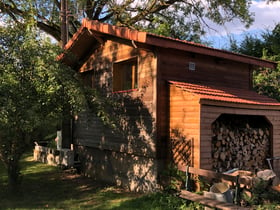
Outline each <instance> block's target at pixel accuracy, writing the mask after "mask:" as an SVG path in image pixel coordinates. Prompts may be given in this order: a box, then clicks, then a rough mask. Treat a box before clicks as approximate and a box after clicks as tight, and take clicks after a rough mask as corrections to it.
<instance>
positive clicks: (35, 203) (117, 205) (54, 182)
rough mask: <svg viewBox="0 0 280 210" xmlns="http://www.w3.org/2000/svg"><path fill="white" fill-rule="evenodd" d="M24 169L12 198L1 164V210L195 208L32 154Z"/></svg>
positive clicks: (174, 199)
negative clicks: (51, 163)
mask: <svg viewBox="0 0 280 210" xmlns="http://www.w3.org/2000/svg"><path fill="white" fill-rule="evenodd" d="M21 167H22V171H21V172H22V174H23V179H22V185H21V186H20V188H19V189H18V191H17V192H16V193H14V194H12V195H11V194H8V193H7V187H6V182H7V176H6V174H5V170H4V168H3V166H2V165H1V164H0V209H98V210H99V209H101V210H102V209H114V210H122V209H124V210H126V209H127V210H130V209H139V210H140V209H146V210H150V209H151V210H152V209H154V210H161V209H162V210H168V209H172V210H173V209H192V208H191V207H190V208H189V207H186V206H185V203H184V202H183V201H182V200H179V199H177V198H174V197H173V196H170V195H168V194H164V193H153V194H148V195H143V194H139V193H131V192H126V191H124V190H122V189H119V188H116V187H112V186H104V185H102V184H100V183H96V182H94V181H93V180H91V179H89V178H85V177H82V176H79V175H77V174H73V173H71V172H70V171H69V170H65V171H63V170H61V169H59V168H57V167H54V166H48V165H45V164H42V163H38V162H34V161H33V157H32V154H28V155H25V156H24V157H23V159H22V161H21Z"/></svg>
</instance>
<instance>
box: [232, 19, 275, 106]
mask: <svg viewBox="0 0 280 210" xmlns="http://www.w3.org/2000/svg"><path fill="white" fill-rule="evenodd" d="M229 50H231V51H234V52H238V53H242V54H246V55H250V56H255V57H259V58H264V59H269V60H273V61H277V62H279V61H280V23H278V24H277V25H275V27H274V29H273V30H271V31H263V33H262V35H261V37H255V36H253V35H250V34H248V35H246V36H245V37H244V39H243V40H242V41H241V42H240V44H238V43H237V41H236V40H232V42H231V46H230V49H229ZM279 81H280V66H279V65H278V67H277V68H276V69H261V70H259V71H256V72H254V81H253V85H254V88H255V89H256V90H257V91H258V92H259V93H261V94H264V95H268V96H270V97H272V98H275V99H277V100H278V101H280V94H279V93H280V83H279Z"/></svg>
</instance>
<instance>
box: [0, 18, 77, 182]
mask: <svg viewBox="0 0 280 210" xmlns="http://www.w3.org/2000/svg"><path fill="white" fill-rule="evenodd" d="M57 53H58V48H57V47H56V46H54V45H52V44H51V43H50V42H49V41H46V40H42V39H41V38H40V37H39V36H37V33H36V31H35V30H34V27H32V22H30V23H27V24H19V25H8V26H6V27H1V28H0V109H1V112H0V160H1V161H2V162H3V163H4V164H5V166H6V168H7V170H8V175H9V181H10V184H11V186H12V185H16V184H17V182H18V181H19V180H18V177H19V171H20V169H19V165H18V161H19V159H20V157H21V155H22V154H23V152H24V150H25V149H26V147H27V146H28V145H29V144H30V143H31V140H32V138H34V134H35V133H36V132H37V133H38V132H39V131H40V128H42V127H46V128H47V127H49V126H50V125H54V124H55V123H57V122H58V120H59V119H60V118H61V113H62V110H63V109H64V106H65V105H66V104H71V105H72V109H73V111H79V110H80V107H81V106H82V104H83V94H81V89H80V88H79V83H78V82H77V81H78V80H77V78H75V73H74V72H73V71H72V70H70V69H68V68H66V67H64V66H62V65H61V64H60V63H58V62H56V61H55V59H56V55H57ZM33 140H34V139H33ZM12 187H13V186H12Z"/></svg>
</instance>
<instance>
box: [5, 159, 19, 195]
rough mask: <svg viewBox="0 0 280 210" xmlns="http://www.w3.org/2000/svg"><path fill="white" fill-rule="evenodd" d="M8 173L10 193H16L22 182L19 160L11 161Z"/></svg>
mask: <svg viewBox="0 0 280 210" xmlns="http://www.w3.org/2000/svg"><path fill="white" fill-rule="evenodd" d="M7 173H8V188H9V191H16V189H17V188H18V186H19V184H20V182H21V177H20V168H19V159H12V160H10V161H9V163H8V166H7Z"/></svg>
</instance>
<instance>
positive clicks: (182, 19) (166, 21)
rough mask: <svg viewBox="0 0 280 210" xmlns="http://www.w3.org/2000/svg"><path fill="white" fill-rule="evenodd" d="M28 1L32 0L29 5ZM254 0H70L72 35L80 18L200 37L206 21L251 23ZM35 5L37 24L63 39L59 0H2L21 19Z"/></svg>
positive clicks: (3, 9)
mask: <svg viewBox="0 0 280 210" xmlns="http://www.w3.org/2000/svg"><path fill="white" fill-rule="evenodd" d="M26 2H31V5H28V4H27V3H26ZM250 4H251V0H249V1H248V0H232V1H228V0H227V1H225V0H216V1H213V0H205V1H201V0H192V1H189V0H138V1H133V0H123V1H119V0H109V1H108V0H68V8H69V12H68V17H69V18H68V21H69V35H70V37H71V36H72V35H73V33H75V32H76V31H77V28H78V27H79V26H80V22H81V19H82V18H83V17H87V18H89V19H91V20H98V21H101V22H107V23H112V24H115V25H118V26H126V27H129V28H135V29H141V30H146V31H149V32H154V33H157V34H161V35H168V36H172V37H174V38H181V39H186V40H197V39H198V38H199V37H200V36H201V35H202V34H204V32H205V30H204V29H205V27H207V26H208V25H207V20H211V21H213V22H215V23H217V24H220V25H221V24H224V23H225V22H230V21H232V20H233V19H235V18H237V19H240V20H241V22H242V23H244V24H245V26H249V25H250V24H251V23H252V21H253V19H252V14H251V13H250V12H249V7H250ZM32 7H34V8H35V10H36V13H35V15H34V17H33V18H34V19H35V20H36V21H37V26H38V27H39V28H40V29H41V30H43V31H45V32H46V33H47V34H50V35H52V36H53V37H54V38H55V39H56V40H58V41H60V38H61V36H60V34H61V31H60V18H59V15H60V1H59V0H53V1H49V0H28V1H14V0H1V2H0V13H1V14H2V15H3V18H4V19H5V18H10V19H12V20H13V21H15V22H21V21H22V19H25V16H26V14H28V13H29V11H30V10H31V9H32Z"/></svg>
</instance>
